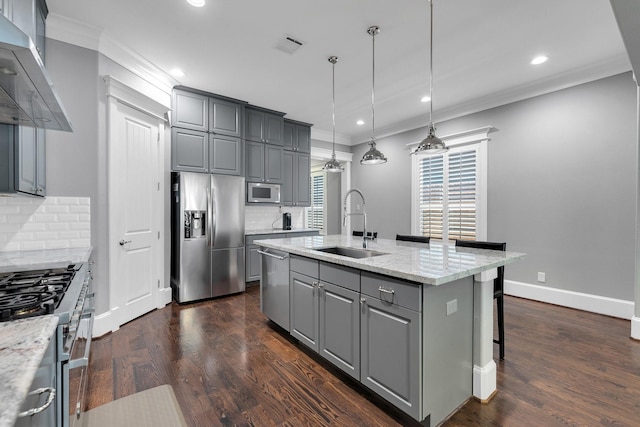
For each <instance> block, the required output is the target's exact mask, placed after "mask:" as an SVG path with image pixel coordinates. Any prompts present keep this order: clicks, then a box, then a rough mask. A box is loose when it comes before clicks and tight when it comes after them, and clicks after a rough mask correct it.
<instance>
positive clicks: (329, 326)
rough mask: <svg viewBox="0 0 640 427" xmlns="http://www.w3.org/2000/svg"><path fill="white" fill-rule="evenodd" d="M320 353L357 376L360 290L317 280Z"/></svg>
mask: <svg viewBox="0 0 640 427" xmlns="http://www.w3.org/2000/svg"><path fill="white" fill-rule="evenodd" d="M320 288H321V294H320V327H319V329H320V335H319V353H320V355H321V356H322V357H324V358H325V359H327V360H328V361H330V362H331V363H333V364H334V365H335V366H337V367H338V368H340V369H341V370H343V371H345V372H346V373H348V374H349V375H351V376H352V377H354V378H355V379H357V380H359V379H360V301H359V300H360V293H359V292H354V291H351V290H349V289H345V288H342V287H340V286H335V285H332V284H330V283H325V282H321V283H320Z"/></svg>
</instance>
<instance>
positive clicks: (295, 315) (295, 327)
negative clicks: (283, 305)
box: [289, 258, 320, 351]
mask: <svg viewBox="0 0 640 427" xmlns="http://www.w3.org/2000/svg"><path fill="white" fill-rule="evenodd" d="M293 259H294V258H292V259H291V260H292V261H293ZM318 285H319V282H318V278H317V277H310V276H307V275H304V274H301V273H297V272H295V271H291V272H290V273H289V293H290V294H289V303H290V304H291V305H290V311H289V325H290V328H291V329H290V331H289V332H290V333H291V335H292V336H293V337H294V338H297V339H298V340H299V341H300V342H301V343H303V344H304V345H306V346H307V347H309V348H311V349H312V350H315V351H318V348H319V347H318V334H319V330H318V323H319V316H318V310H319V307H318V301H319V292H320V291H319V289H318Z"/></svg>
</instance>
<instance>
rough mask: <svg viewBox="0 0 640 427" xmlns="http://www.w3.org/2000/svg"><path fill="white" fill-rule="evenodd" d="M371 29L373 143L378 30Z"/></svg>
mask: <svg viewBox="0 0 640 427" xmlns="http://www.w3.org/2000/svg"><path fill="white" fill-rule="evenodd" d="M372 28H373V31H371V36H372V40H373V43H372V50H373V55H372V67H371V70H372V73H371V74H372V76H371V77H372V78H371V142H373V143H375V142H376V138H375V134H376V33H377V32H378V31H379V30H378V28H376V27H372Z"/></svg>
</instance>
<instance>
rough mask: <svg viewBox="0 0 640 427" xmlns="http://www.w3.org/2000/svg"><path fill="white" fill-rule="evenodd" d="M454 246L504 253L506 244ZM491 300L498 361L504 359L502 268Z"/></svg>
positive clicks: (467, 242)
mask: <svg viewBox="0 0 640 427" xmlns="http://www.w3.org/2000/svg"><path fill="white" fill-rule="evenodd" d="M456 246H460V247H464V248H476V249H490V250H494V251H506V250H507V244H506V243H497V242H480V241H476V240H456ZM493 298H494V299H495V300H497V303H498V339H497V340H493V342H494V343H496V344H498V345H499V346H500V360H503V359H504V266H502V267H498V277H496V278H495V279H494V280H493Z"/></svg>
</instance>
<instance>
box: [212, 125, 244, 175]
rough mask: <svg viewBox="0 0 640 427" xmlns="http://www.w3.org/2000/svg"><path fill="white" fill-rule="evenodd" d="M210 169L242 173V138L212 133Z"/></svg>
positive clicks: (213, 171) (227, 172) (228, 173)
mask: <svg viewBox="0 0 640 427" xmlns="http://www.w3.org/2000/svg"><path fill="white" fill-rule="evenodd" d="M209 171H210V172H211V173H219V174H225V175H238V176H239V175H241V174H242V139H240V138H236V137H233V136H224V135H215V134H210V135H209Z"/></svg>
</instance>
